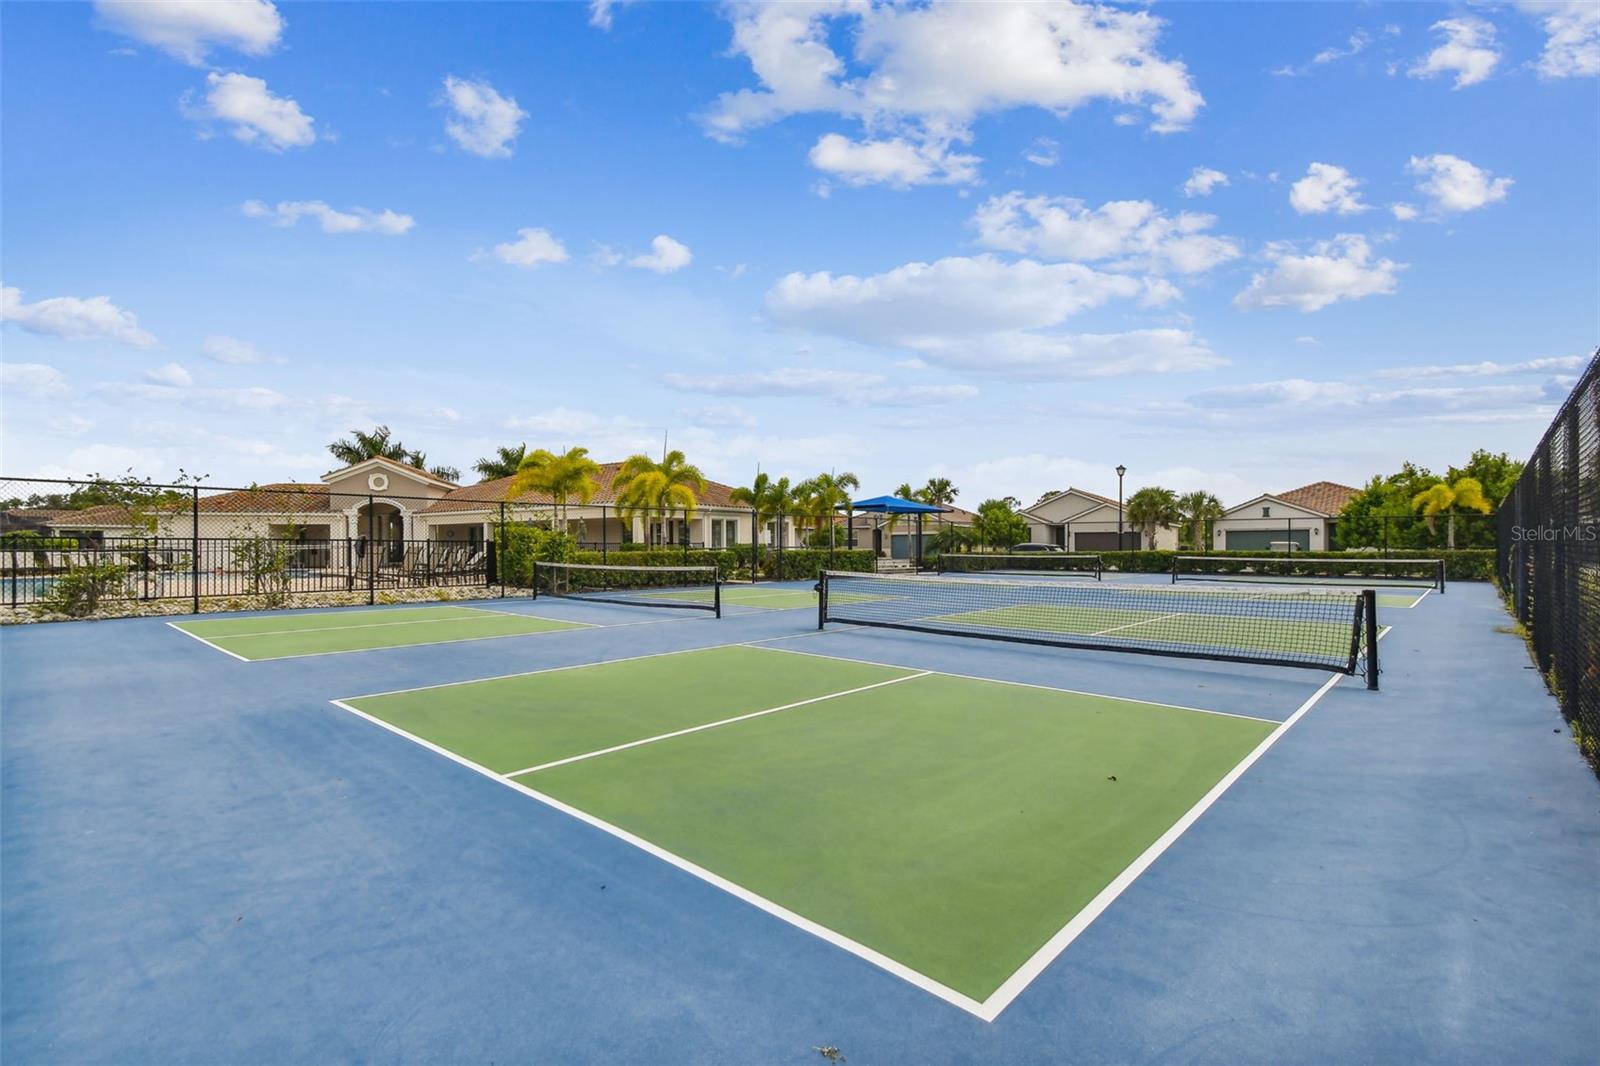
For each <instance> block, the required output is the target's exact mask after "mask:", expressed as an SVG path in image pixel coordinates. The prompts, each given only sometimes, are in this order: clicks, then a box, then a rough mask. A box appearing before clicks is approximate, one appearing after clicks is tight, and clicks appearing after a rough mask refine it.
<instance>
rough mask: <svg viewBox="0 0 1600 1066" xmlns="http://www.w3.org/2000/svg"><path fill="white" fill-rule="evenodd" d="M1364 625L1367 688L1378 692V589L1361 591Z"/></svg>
mask: <svg viewBox="0 0 1600 1066" xmlns="http://www.w3.org/2000/svg"><path fill="white" fill-rule="evenodd" d="M1361 613H1362V623H1363V624H1364V625H1365V626H1366V638H1367V663H1366V666H1367V688H1368V689H1369V690H1371V691H1374V692H1375V691H1377V688H1378V591H1377V589H1362V590H1361Z"/></svg>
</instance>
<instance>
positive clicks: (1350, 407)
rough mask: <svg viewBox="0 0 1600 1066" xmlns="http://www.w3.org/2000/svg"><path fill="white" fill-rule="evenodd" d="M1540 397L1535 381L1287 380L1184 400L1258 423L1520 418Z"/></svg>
mask: <svg viewBox="0 0 1600 1066" xmlns="http://www.w3.org/2000/svg"><path fill="white" fill-rule="evenodd" d="M1544 400H1545V396H1544V393H1543V390H1542V389H1541V388H1540V387H1539V386H1537V385H1472V386H1453V387H1430V388H1400V389H1391V388H1378V387H1374V386H1372V385H1368V384H1365V383H1351V382H1348V381H1312V380H1307V379H1304V378H1288V379H1284V380H1281V381H1261V382H1254V383H1251V384H1247V385H1224V386H1219V387H1217V388H1214V389H1207V390H1205V391H1203V392H1199V393H1196V394H1195V395H1194V396H1192V397H1190V398H1189V401H1188V403H1189V406H1190V407H1191V408H1192V409H1193V410H1194V411H1195V412H1196V413H1197V414H1199V415H1200V416H1201V417H1202V418H1210V419H1211V420H1213V421H1226V420H1228V419H1230V418H1233V417H1234V416H1235V413H1236V412H1239V411H1249V412H1251V413H1252V416H1253V417H1256V418H1258V419H1261V420H1262V421H1263V422H1274V421H1275V422H1286V421H1293V422H1295V423H1303V422H1306V421H1308V420H1315V419H1324V418H1328V417H1334V418H1346V417H1352V416H1355V415H1357V414H1359V416H1360V417H1361V418H1362V419H1363V420H1393V419H1404V420H1407V421H1424V422H1482V421H1500V420H1503V419H1505V418H1506V416H1508V415H1510V416H1511V417H1514V418H1525V417H1528V415H1529V414H1531V413H1532V411H1533V409H1534V407H1535V405H1539V404H1542V403H1543V401H1544Z"/></svg>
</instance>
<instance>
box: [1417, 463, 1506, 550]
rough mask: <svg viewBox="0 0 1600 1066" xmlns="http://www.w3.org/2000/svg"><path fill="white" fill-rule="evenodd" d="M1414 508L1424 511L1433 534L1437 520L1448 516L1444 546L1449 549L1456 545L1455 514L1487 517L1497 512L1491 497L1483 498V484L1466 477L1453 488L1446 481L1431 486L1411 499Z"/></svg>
mask: <svg viewBox="0 0 1600 1066" xmlns="http://www.w3.org/2000/svg"><path fill="white" fill-rule="evenodd" d="M1411 506H1412V508H1413V509H1414V510H1418V511H1421V512H1422V517H1423V520H1424V521H1426V522H1427V523H1428V532H1430V533H1433V532H1436V531H1437V528H1436V526H1435V521H1436V520H1437V519H1438V517H1439V516H1440V515H1444V516H1445V526H1444V528H1445V545H1446V546H1447V547H1450V548H1454V547H1455V546H1456V515H1457V514H1458V513H1459V512H1460V511H1463V510H1466V511H1476V512H1478V513H1479V514H1488V513H1490V512H1491V511H1493V510H1494V507H1493V506H1492V505H1491V504H1490V503H1489V498H1488V497H1487V496H1485V495H1484V492H1483V485H1482V483H1481V482H1479V481H1478V479H1477V478H1471V477H1464V478H1462V479H1461V480H1459V481H1457V482H1456V483H1455V484H1454V485H1448V484H1446V483H1445V482H1443V481H1441V482H1439V483H1438V484H1436V485H1430V486H1428V487H1427V488H1425V489H1423V490H1422V491H1421V492H1419V493H1417V494H1416V495H1415V496H1413V497H1411Z"/></svg>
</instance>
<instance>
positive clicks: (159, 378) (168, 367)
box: [144, 363, 194, 389]
mask: <svg viewBox="0 0 1600 1066" xmlns="http://www.w3.org/2000/svg"><path fill="white" fill-rule="evenodd" d="M144 379H145V380H146V381H149V382H151V383H153V384H156V385H168V386H171V387H172V388H175V389H186V388H188V387H189V386H190V385H193V384H194V378H192V377H190V376H189V372H188V371H187V370H185V369H184V368H183V365H182V364H181V363H166V364H164V365H162V366H158V367H156V368H155V369H153V370H146V371H145V372H144Z"/></svg>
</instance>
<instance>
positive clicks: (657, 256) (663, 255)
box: [628, 233, 694, 274]
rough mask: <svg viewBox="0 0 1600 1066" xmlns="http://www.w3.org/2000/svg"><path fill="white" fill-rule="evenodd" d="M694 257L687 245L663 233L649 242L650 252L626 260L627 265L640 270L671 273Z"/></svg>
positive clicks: (687, 263)
mask: <svg viewBox="0 0 1600 1066" xmlns="http://www.w3.org/2000/svg"><path fill="white" fill-rule="evenodd" d="M693 259H694V255H693V254H691V253H690V251H689V246H688V245H687V244H682V243H680V242H678V241H675V240H673V239H672V238H671V237H668V236H667V235H666V234H665V233H662V234H659V235H657V236H656V237H655V238H654V239H653V240H652V241H651V242H650V252H649V253H648V254H646V255H636V256H634V257H633V258H632V259H630V260H628V265H629V266H631V267H638V268H639V269H640V270H653V271H655V272H656V273H657V274H671V273H674V272H675V271H679V270H682V269H683V268H684V267H686V266H688V265H689V263H690V262H691V261H692V260H693Z"/></svg>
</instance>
